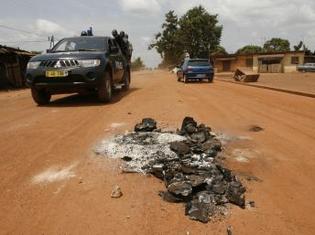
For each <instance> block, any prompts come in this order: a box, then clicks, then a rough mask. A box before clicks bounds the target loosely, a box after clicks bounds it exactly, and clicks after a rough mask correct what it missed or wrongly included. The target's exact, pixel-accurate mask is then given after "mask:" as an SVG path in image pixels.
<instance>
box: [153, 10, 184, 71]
mask: <svg viewBox="0 0 315 235" xmlns="http://www.w3.org/2000/svg"><path fill="white" fill-rule="evenodd" d="M153 48H155V49H156V50H157V52H158V53H159V54H160V55H161V57H162V59H163V61H162V65H163V64H164V65H170V64H176V63H177V62H178V60H179V58H180V57H181V56H182V54H183V49H182V47H181V44H180V41H179V38H178V17H177V16H176V15H175V14H174V11H169V12H168V13H167V14H166V15H165V22H164V23H163V25H162V32H161V33H157V34H156V35H155V40H154V42H152V43H151V45H150V46H149V50H150V49H153Z"/></svg>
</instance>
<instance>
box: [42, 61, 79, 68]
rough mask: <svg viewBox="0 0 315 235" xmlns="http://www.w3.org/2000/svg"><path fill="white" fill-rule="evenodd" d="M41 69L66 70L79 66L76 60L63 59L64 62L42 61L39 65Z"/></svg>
mask: <svg viewBox="0 0 315 235" xmlns="http://www.w3.org/2000/svg"><path fill="white" fill-rule="evenodd" d="M40 66H41V67H48V68H67V67H76V66H79V62H78V61H77V60H71V59H64V60H43V61H42V62H41V63H40Z"/></svg>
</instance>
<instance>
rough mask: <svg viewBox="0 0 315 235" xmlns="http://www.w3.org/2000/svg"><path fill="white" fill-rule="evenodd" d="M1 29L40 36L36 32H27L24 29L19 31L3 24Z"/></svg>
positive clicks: (0, 25)
mask: <svg viewBox="0 0 315 235" xmlns="http://www.w3.org/2000/svg"><path fill="white" fill-rule="evenodd" d="M0 27H1V28H5V29H9V30H13V31H17V32H22V33H28V34H33V35H34V34H36V35H39V34H37V33H34V32H30V31H26V30H24V29H18V28H15V27H11V26H6V25H3V24H0Z"/></svg>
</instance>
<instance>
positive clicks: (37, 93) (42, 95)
mask: <svg viewBox="0 0 315 235" xmlns="http://www.w3.org/2000/svg"><path fill="white" fill-rule="evenodd" d="M31 91H32V97H33V100H34V101H35V102H36V103H37V104H38V105H45V104H49V102H50V99H51V94H49V93H48V92H47V91H45V90H38V89H36V88H34V87H33V88H31Z"/></svg>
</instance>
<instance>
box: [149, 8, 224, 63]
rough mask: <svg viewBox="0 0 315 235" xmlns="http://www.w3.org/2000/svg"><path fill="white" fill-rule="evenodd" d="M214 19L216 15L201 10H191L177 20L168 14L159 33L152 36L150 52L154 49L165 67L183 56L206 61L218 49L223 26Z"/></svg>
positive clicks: (172, 13) (173, 15)
mask: <svg viewBox="0 0 315 235" xmlns="http://www.w3.org/2000/svg"><path fill="white" fill-rule="evenodd" d="M217 18H218V15H210V14H209V13H208V12H207V11H206V9H205V8H204V7H202V6H198V7H194V8H192V9H190V10H189V11H187V12H186V14H184V15H183V16H182V17H180V19H178V17H177V16H176V15H175V14H174V11H169V12H168V13H167V14H166V15H165V23H164V24H163V25H162V32H160V33H157V34H156V35H155V40H154V41H153V42H152V44H151V45H150V46H149V49H153V48H155V49H156V51H157V52H158V53H159V54H160V55H161V57H162V59H163V61H162V63H161V66H164V67H166V66H167V65H175V64H178V63H179V62H180V61H181V60H182V59H183V58H184V57H185V53H189V55H190V57H203V58H208V57H209V55H210V53H213V52H216V51H217V50H218V47H219V45H220V40H221V35H222V26H220V25H218V19H217ZM221 52H223V50H222V48H221Z"/></svg>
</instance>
